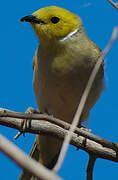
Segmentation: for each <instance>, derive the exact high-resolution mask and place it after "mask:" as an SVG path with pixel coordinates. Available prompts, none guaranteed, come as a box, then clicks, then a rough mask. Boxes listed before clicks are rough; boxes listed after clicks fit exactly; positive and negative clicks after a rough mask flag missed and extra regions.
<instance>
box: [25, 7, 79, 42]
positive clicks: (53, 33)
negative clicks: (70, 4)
mask: <svg viewBox="0 0 118 180" xmlns="http://www.w3.org/2000/svg"><path fill="white" fill-rule="evenodd" d="M21 21H26V22H30V23H31V24H32V27H33V29H34V31H35V32H36V34H37V36H38V38H39V40H40V42H47V41H50V40H53V41H57V40H61V39H62V38H64V37H66V36H67V35H68V34H69V33H71V32H73V31H75V30H77V29H79V28H80V27H81V26H82V22H81V19H80V18H79V16H77V15H75V14H73V13H71V12H69V11H67V10H65V9H63V8H60V7H56V6H49V7H45V8H42V9H39V10H38V11H36V12H34V13H33V14H32V15H30V16H25V17H24V18H22V19H21Z"/></svg>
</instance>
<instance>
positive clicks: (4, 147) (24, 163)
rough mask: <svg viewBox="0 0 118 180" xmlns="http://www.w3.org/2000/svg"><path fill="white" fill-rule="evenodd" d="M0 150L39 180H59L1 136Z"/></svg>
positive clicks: (59, 179)
mask: <svg viewBox="0 0 118 180" xmlns="http://www.w3.org/2000/svg"><path fill="white" fill-rule="evenodd" d="M0 150H1V151H2V152H3V153H4V154H6V155H7V156H8V157H9V158H11V159H12V160H13V161H15V162H16V163H17V164H18V165H19V166H20V167H22V168H23V169H25V170H26V171H28V172H29V173H30V174H32V175H34V176H35V177H37V178H40V179H41V180H50V179H51V180H61V178H60V177H58V176H57V175H56V174H54V173H52V172H51V171H50V170H48V169H47V168H45V167H44V166H43V165H41V164H40V163H38V162H36V161H35V160H33V159H31V158H30V157H28V156H27V155H26V154H25V153H24V152H23V151H21V150H20V149H19V148H18V147H17V146H16V145H14V144H13V143H11V142H10V141H8V140H7V139H6V138H4V137H3V136H2V135H0Z"/></svg>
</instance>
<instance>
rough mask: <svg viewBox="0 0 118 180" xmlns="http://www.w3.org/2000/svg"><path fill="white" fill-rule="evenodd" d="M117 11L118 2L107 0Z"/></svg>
mask: <svg viewBox="0 0 118 180" xmlns="http://www.w3.org/2000/svg"><path fill="white" fill-rule="evenodd" d="M107 1H108V2H109V3H110V4H111V5H112V6H113V7H114V8H115V9H116V10H117V11H118V3H115V2H113V1H111V0H107Z"/></svg>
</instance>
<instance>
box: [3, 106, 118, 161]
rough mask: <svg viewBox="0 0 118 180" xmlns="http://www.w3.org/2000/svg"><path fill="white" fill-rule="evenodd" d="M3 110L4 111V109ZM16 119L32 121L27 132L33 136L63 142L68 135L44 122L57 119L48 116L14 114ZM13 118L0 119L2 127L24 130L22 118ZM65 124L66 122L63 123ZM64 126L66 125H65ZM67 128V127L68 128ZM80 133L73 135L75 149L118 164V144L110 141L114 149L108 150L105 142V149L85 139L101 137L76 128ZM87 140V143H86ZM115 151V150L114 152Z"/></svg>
mask: <svg viewBox="0 0 118 180" xmlns="http://www.w3.org/2000/svg"><path fill="white" fill-rule="evenodd" d="M2 110H3V109H2ZM8 113H9V114H13V112H10V111H6V110H5V116H7V114H8ZM1 115H2V116H3V115H4V113H3V111H2V113H1V112H0V116H1ZM13 116H14V117H15V116H18V117H20V116H21V117H23V118H24V119H27V117H28V118H29V119H30V120H29V122H30V126H29V128H28V129H26V132H29V133H33V134H43V135H49V136H52V137H56V138H58V139H61V140H63V139H64V138H65V136H66V135H67V134H68V130H65V129H63V128H62V127H59V126H57V125H54V124H52V123H49V122H47V121H44V119H45V120H46V118H47V119H48V121H49V119H50V120H54V119H56V118H53V117H51V116H47V115H41V114H39V115H36V114H34V115H33V114H31V115H30V116H29V114H20V113H14V115H13ZM41 116H42V117H43V116H44V117H45V118H44V119H42V120H40V121H39V120H38V119H37V120H36V119H35V118H36V117H40V118H39V119H41ZM14 117H13V118H12V117H0V124H1V125H4V126H8V127H11V128H15V129H18V130H22V127H21V125H22V119H20V118H14ZM32 118H34V119H35V120H31V119H32ZM56 120H57V122H58V123H59V122H60V124H61V123H62V121H60V120H58V119H56ZM63 123H64V122H63ZM65 124H66V125H68V123H65ZM63 125H64V124H63ZM66 127H67V126H66ZM78 131H79V133H78V134H75V133H73V134H72V139H71V142H70V143H71V144H72V145H74V146H75V147H77V148H80V149H82V150H84V151H86V152H88V153H92V154H94V155H95V156H97V157H98V158H103V159H108V160H111V161H114V162H118V157H117V152H118V144H115V143H111V142H109V141H106V142H107V143H106V144H107V145H108V146H112V147H113V148H112V149H110V148H107V146H106V145H105V144H104V143H103V142H105V140H103V139H102V138H101V139H102V140H103V142H102V143H103V144H104V147H103V146H102V145H101V144H98V143H96V142H93V141H91V140H89V139H86V138H85V137H86V136H88V137H89V136H90V137H92V138H93V137H94V139H95V137H96V138H97V139H98V140H100V137H97V136H95V135H92V134H91V133H88V132H85V131H83V130H81V129H79V128H76V133H77V132H78ZM80 133H81V134H83V135H85V137H82V136H81V135H80ZM85 139H86V141H85ZM113 149H115V150H113Z"/></svg>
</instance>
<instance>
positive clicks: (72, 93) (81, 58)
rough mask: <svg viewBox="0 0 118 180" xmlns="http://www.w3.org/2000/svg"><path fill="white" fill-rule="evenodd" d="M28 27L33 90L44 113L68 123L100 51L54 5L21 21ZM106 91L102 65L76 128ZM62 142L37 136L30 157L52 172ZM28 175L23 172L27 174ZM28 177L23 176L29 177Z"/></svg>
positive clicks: (70, 15) (68, 14)
mask: <svg viewBox="0 0 118 180" xmlns="http://www.w3.org/2000/svg"><path fill="white" fill-rule="evenodd" d="M20 21H21V22H28V23H30V24H31V26H32V28H33V30H34V32H35V33H36V35H37V37H38V40H39V46H38V48H37V50H36V52H35V55H34V58H33V88H34V93H35V97H36V102H37V105H38V108H39V110H40V111H41V112H42V113H47V114H49V115H53V116H54V117H56V118H59V119H61V120H62V121H65V122H68V123H72V120H73V117H74V114H75V112H76V110H77V107H78V105H79V103H80V100H81V97H82V94H83V92H84V89H85V87H86V85H87V82H88V80H89V77H90V74H91V72H92V70H93V68H94V66H95V64H96V62H97V61H98V58H99V57H100V56H101V49H100V48H99V47H98V46H97V45H96V44H95V43H94V42H93V41H92V40H90V39H89V38H88V36H87V34H86V32H85V30H84V27H83V23H82V20H81V18H80V17H79V16H78V15H76V14H74V13H72V12H70V11H68V10H66V9H64V8H61V7H57V6H48V7H44V8H41V9H39V10H37V11H35V12H34V13H33V14H31V15H28V16H25V17H23V18H21V19H20ZM103 89H104V63H102V64H101V66H100V68H99V71H98V73H97V75H96V78H95V80H94V83H93V85H92V88H91V90H90V93H89V96H88V98H87V101H86V103H85V106H84V109H83V112H82V114H81V117H80V124H78V126H80V125H81V124H82V123H83V122H84V121H86V119H87V118H88V117H89V114H90V110H91V109H92V107H93V106H94V104H95V103H96V102H97V100H98V99H99V98H100V95H101V93H102V91H103ZM61 147H62V141H61V140H59V139H56V138H55V137H49V136H43V135H37V137H36V140H35V143H34V146H33V149H32V151H31V156H32V157H33V158H35V159H36V160H37V161H39V162H41V163H42V164H43V165H44V166H46V167H47V168H49V169H52V168H53V167H54V165H55V164H56V162H57V159H58V156H59V153H60V150H61ZM25 173H26V172H25ZM23 177H25V176H24V173H22V178H21V179H22V180H23V179H30V178H31V177H30V176H28V175H27V178H23Z"/></svg>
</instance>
